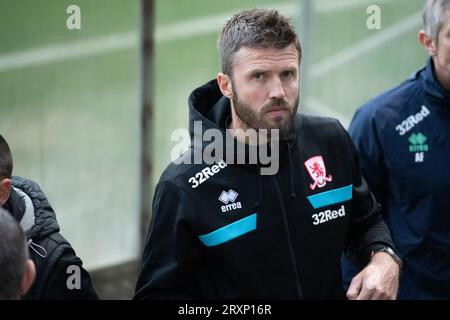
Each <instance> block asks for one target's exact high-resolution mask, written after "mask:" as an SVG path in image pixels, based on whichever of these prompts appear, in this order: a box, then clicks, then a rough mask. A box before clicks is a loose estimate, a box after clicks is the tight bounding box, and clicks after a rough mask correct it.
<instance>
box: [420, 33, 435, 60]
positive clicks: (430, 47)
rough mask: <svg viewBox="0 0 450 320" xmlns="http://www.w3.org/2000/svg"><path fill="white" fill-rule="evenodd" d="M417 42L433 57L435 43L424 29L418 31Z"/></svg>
mask: <svg viewBox="0 0 450 320" xmlns="http://www.w3.org/2000/svg"><path fill="white" fill-rule="evenodd" d="M419 42H420V44H421V45H422V46H423V47H424V48H425V50H426V51H427V53H428V54H429V55H430V56H432V57H434V56H435V55H436V44H435V42H434V40H433V39H432V38H431V37H429V36H428V35H427V34H426V33H425V31H424V30H420V31H419Z"/></svg>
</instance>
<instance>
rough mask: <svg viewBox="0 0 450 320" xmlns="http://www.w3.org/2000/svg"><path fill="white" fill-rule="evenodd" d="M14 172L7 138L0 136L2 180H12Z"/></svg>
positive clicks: (0, 173) (0, 172)
mask: <svg viewBox="0 0 450 320" xmlns="http://www.w3.org/2000/svg"><path fill="white" fill-rule="evenodd" d="M12 170H13V159H12V154H11V150H10V149H9V146H8V143H7V142H6V140H5V138H3V136H2V135H1V134H0V179H10V178H11V175H12Z"/></svg>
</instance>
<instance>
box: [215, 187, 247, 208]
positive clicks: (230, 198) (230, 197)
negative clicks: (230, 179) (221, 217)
mask: <svg viewBox="0 0 450 320" xmlns="http://www.w3.org/2000/svg"><path fill="white" fill-rule="evenodd" d="M238 195H239V194H238V193H237V192H236V191H234V190H233V189H230V190H228V192H226V191H222V193H221V194H220V197H219V200H220V201H221V202H222V203H224V204H225V205H224V206H222V207H221V209H222V212H227V211H231V210H235V209H241V208H242V205H241V202H236V203H235V201H236V199H237V197H238ZM230 202H231V204H230Z"/></svg>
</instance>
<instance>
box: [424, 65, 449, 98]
mask: <svg viewBox="0 0 450 320" xmlns="http://www.w3.org/2000/svg"><path fill="white" fill-rule="evenodd" d="M422 70H423V72H420V78H421V80H422V83H423V88H424V90H425V93H426V95H427V97H428V98H429V99H431V100H432V102H433V103H434V104H437V105H442V106H446V107H450V90H446V89H445V88H444V87H443V86H442V85H441V84H440V83H439V81H438V80H437V78H436V72H435V70H434V63H433V59H432V58H429V59H428V62H427V65H426V66H425V68H424V69H422Z"/></svg>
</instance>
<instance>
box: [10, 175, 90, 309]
mask: <svg viewBox="0 0 450 320" xmlns="http://www.w3.org/2000/svg"><path fill="white" fill-rule="evenodd" d="M12 185H13V189H12V190H11V195H10V197H9V199H8V201H7V202H6V204H5V205H4V206H3V207H4V208H5V209H6V210H8V211H9V212H10V213H11V215H12V216H13V217H14V218H15V219H16V220H17V221H18V222H19V223H20V226H21V227H22V229H23V230H24V232H25V236H26V237H27V241H28V246H29V254H30V258H31V259H32V260H33V262H34V264H35V266H36V279H35V281H34V283H33V285H32V286H31V288H30V290H29V291H28V292H27V293H26V294H25V295H24V296H23V297H22V299H24V300H68V299H76V300H85V299H98V296H97V293H96V291H95V289H94V287H93V285H92V283H91V278H90V276H89V273H88V272H87V271H86V270H85V269H84V268H83V267H82V264H83V263H82V261H81V259H80V258H79V257H77V256H76V254H75V251H74V250H73V249H72V247H71V245H70V243H69V242H68V241H67V240H66V239H64V237H63V236H62V235H61V234H60V233H59V225H58V222H57V221H56V215H55V212H54V211H53V208H52V207H51V205H50V204H49V202H48V200H47V198H46V196H45V194H44V193H43V191H42V190H41V188H40V187H39V185H38V184H37V183H35V182H33V181H30V180H27V179H23V178H20V177H13V178H12ZM69 267H70V268H69ZM76 268H78V270H79V272H78V270H77V269H76ZM78 275H79V276H80V279H79V280H80V281H79V283H78V281H77V279H76V278H75V277H77V276H78ZM68 284H69V285H68ZM78 284H79V287H78Z"/></svg>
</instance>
